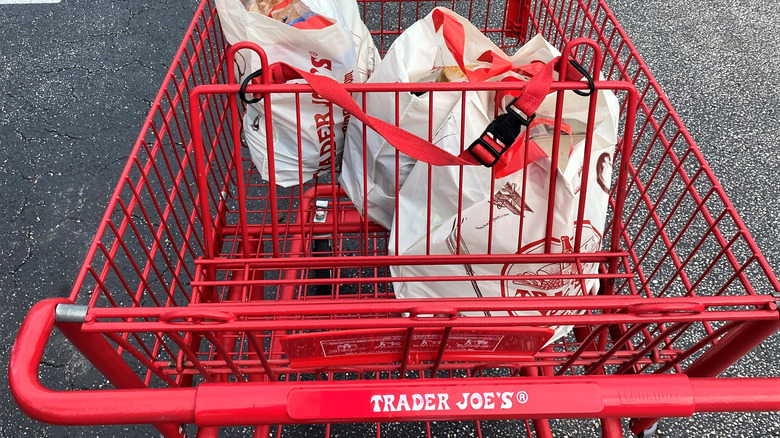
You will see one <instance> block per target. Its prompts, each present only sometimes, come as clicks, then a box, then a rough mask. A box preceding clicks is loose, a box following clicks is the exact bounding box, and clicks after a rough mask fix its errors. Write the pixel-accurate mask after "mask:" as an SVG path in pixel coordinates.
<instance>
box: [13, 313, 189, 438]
mask: <svg viewBox="0 0 780 438" xmlns="http://www.w3.org/2000/svg"><path fill="white" fill-rule="evenodd" d="M61 306H63V307H61ZM85 310H86V309H85V308H84V307H82V306H73V304H72V303H71V302H70V301H68V300H67V299H64V298H51V299H47V300H43V301H40V302H38V303H37V304H35V305H34V306H33V307H32V309H30V312H29V313H28V314H27V317H26V318H25V320H24V322H23V323H22V326H21V328H20V329H19V334H18V336H17V339H16V342H15V343H14V346H13V349H12V351H11V360H10V363H9V366H8V382H9V386H10V388H11V393H12V395H13V396H14V399H15V400H16V402H17V404H18V406H19V408H20V409H21V410H22V411H23V412H25V413H26V414H27V415H29V416H30V417H32V418H34V419H36V420H38V421H42V422H46V423H51V424H62V425H85V424H120V423H121V424H132V423H144V422H145V421H144V419H145V418H154V416H159V418H164V419H165V420H170V421H171V422H170V423H169V422H158V423H157V424H154V426H155V428H157V430H158V431H159V432H160V433H161V434H162V435H163V436H164V437H166V438H174V437H183V436H184V435H183V430H182V428H181V427H180V425H179V423H183V422H188V420H189V418H190V417H191V416H192V409H187V406H188V405H190V404H193V403H194V399H193V401H192V403H189V399H191V398H193V395H194V392H193V391H189V390H183V391H182V390H176V389H173V390H165V391H166V392H165V393H164V394H162V393H161V394H160V395H161V399H160V401H161V403H163V404H164V405H167V406H168V408H162V409H159V408H157V407H156V406H157V405H155V406H145V405H149V403H148V398H147V396H148V394H145V391H137V390H140V389H144V388H146V385H144V383H143V382H142V381H141V379H140V378H138V376H137V375H136V374H135V372H133V371H132V370H131V369H130V367H129V366H128V365H127V363H125V362H124V360H122V358H121V357H120V356H119V355H118V354H117V352H116V350H115V349H114V348H113V347H111V345H110V344H109V343H108V341H107V340H106V339H105V338H104V337H103V336H102V335H100V334H98V333H89V332H84V331H81V330H80V328H81V325H82V323H83V322H75V321H76V319H78V318H79V316H80V315H84V316H86V311H85ZM55 315H59V317H60V319H62V322H60V321H57V318H56V317H55ZM82 321H83V319H82ZM55 324H56V326H57V328H58V329H59V330H60V331H61V332H62V333H63V334H64V335H65V336H66V337H67V338H68V340H70V342H71V343H72V344H73V345H74V346H75V347H76V348H77V349H78V350H79V351H80V352H81V353H82V354H83V355H84V357H85V358H86V359H87V360H89V361H90V362H92V363H93V364H94V365H95V367H96V368H97V369H98V370H99V371H100V372H101V373H102V374H103V376H104V377H106V378H107V379H108V380H109V382H110V383H111V384H112V385H113V386H114V387H116V388H117V389H118V390H120V391H117V390H83V391H62V392H58V391H53V390H51V389H48V388H46V387H45V386H43V385H42V384H41V382H40V380H39V379H38V368H39V366H40V363H41V359H42V358H43V353H44V350H45V348H46V344H47V343H48V340H49V335H50V334H51V332H52V329H53V328H54V326H55ZM121 390H128V391H121ZM133 390H136V391H133ZM172 406H178V407H183V408H184V409H177V408H171V407H172Z"/></svg>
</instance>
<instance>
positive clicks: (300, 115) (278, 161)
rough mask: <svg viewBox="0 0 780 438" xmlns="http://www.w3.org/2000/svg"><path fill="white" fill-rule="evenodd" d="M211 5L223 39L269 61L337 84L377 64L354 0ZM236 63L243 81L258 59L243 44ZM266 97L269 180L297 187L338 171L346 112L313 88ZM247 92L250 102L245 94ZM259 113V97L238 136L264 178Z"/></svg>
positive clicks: (234, 0)
mask: <svg viewBox="0 0 780 438" xmlns="http://www.w3.org/2000/svg"><path fill="white" fill-rule="evenodd" d="M216 6H217V10H218V14H219V19H220V24H221V25H222V31H223V33H224V34H225V38H226V39H227V41H228V42H229V43H230V44H236V43H238V42H240V41H249V42H253V43H256V44H258V45H259V46H260V47H262V49H263V51H264V52H265V54H266V56H267V57H268V62H269V63H274V62H279V61H283V62H285V63H287V64H289V65H292V66H294V67H297V68H300V69H301V70H304V71H310V72H312V73H317V74H319V75H322V76H326V77H329V78H332V79H334V80H336V81H338V82H342V83H350V82H356V83H357V82H364V81H365V80H366V79H368V77H369V76H370V75H371V73H372V72H373V70H374V66H375V64H376V63H378V62H379V52H378V51H377V49H376V47H375V46H374V42H373V39H372V38H371V34H370V32H369V31H368V28H366V25H365V24H364V23H363V21H362V20H361V18H360V10H359V9H358V5H357V3H356V1H355V0H281V1H279V0H216ZM236 64H237V65H236V69H237V70H238V73H239V75H238V76H240V77H241V79H240V80H241V81H244V80H245V79H246V78H247V77H248V76H250V75H251V74H252V73H253V72H258V70H259V69H260V58H259V56H258V55H257V54H256V53H255V52H253V51H251V50H246V49H244V50H241V51H239V53H238V56H237V57H236ZM258 74H259V73H258ZM269 96H270V100H271V103H272V104H271V108H272V111H271V121H272V130H273V152H274V156H273V161H274V164H275V172H274V173H275V182H276V184H277V185H280V186H285V187H289V186H293V185H297V184H299V183H302V182H306V181H308V180H310V179H312V178H315V177H317V176H319V175H321V174H329V173H330V172H331V170H332V169H335V168H337V167H338V166H339V164H340V160H341V154H342V150H343V148H344V132H346V129H347V123H348V121H349V115H348V114H346V113H345V112H344V111H342V110H341V108H334V107H332V106H331V104H330V102H328V101H327V100H326V99H324V98H322V97H320V96H318V95H317V93H302V94H300V95H299V98H298V99H296V95H295V94H272V95H269ZM246 97H247V99H248V100H249V101H252V96H251V95H247V96H246ZM298 106H299V108H300V109H299V110H296V107H298ZM266 117H267V114H265V109H264V103H263V102H262V101H259V102H256V103H252V104H250V105H247V110H246V113H245V115H244V131H243V133H244V139H245V141H246V143H247V145H248V146H249V150H250V153H251V156H252V161H253V162H254V164H255V166H256V167H257V168H258V170H259V171H260V174H261V176H262V177H263V178H264V179H269V169H268V165H269V157H268V143H269V141H268V140H269V139H268V132H267V130H266V122H265V119H266ZM299 138H300V140H299ZM299 143H300V144H299Z"/></svg>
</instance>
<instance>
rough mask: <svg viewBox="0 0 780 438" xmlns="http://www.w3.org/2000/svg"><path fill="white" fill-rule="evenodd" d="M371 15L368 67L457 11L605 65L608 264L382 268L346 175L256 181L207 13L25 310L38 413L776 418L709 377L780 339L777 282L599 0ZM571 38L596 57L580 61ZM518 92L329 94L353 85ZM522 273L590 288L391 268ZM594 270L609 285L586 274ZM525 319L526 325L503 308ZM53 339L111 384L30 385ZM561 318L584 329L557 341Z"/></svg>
mask: <svg viewBox="0 0 780 438" xmlns="http://www.w3.org/2000/svg"><path fill="white" fill-rule="evenodd" d="M360 5H361V9H362V11H363V15H364V19H365V21H366V23H367V24H368V26H369V27H370V28H372V33H373V35H374V38H375V40H376V42H377V45H378V47H379V49H380V51H381V52H382V53H384V52H385V51H386V50H387V49H388V48H389V46H390V44H391V43H392V42H393V41H394V40H395V38H396V37H397V36H398V35H399V34H400V33H401V31H402V29H403V28H404V27H405V26H407V25H409V24H411V22H413V21H414V20H416V19H418V18H421V17H422V16H424V15H425V14H426V13H428V12H429V11H430V10H432V9H433V7H434V6H447V7H449V8H451V9H453V10H455V11H456V12H459V13H461V14H462V15H464V16H466V17H468V18H469V19H470V20H471V21H472V22H473V23H476V24H477V26H479V27H480V28H481V30H482V31H483V32H484V33H485V34H486V35H488V36H489V37H490V38H491V39H493V41H495V42H496V43H498V44H499V45H500V46H501V47H502V48H503V49H507V50H509V49H512V48H514V47H518V46H519V45H520V44H521V43H522V41H524V40H525V39H527V38H528V37H530V36H533V35H535V34H542V35H543V36H544V37H545V38H546V39H547V40H548V41H549V42H551V43H552V44H554V45H556V46H558V47H559V48H560V49H562V50H563V49H564V48H565V47H568V48H569V49H570V50H572V51H571V53H572V56H574V57H576V58H577V59H578V60H579V61H580V63H581V64H582V65H586V66H587V65H589V66H591V68H592V69H593V70H595V71H599V72H600V73H601V75H602V79H603V80H597V81H595V83H594V87H595V88H597V89H603V90H611V91H612V92H614V93H615V94H616V95H617V96H618V98H619V102H620V111H621V114H620V120H621V141H620V143H619V145H618V149H619V153H618V155H617V157H616V162H615V167H614V168H615V169H616V172H615V173H614V178H613V179H614V184H613V189H612V191H611V193H610V196H611V197H610V213H609V217H608V224H607V229H606V233H605V243H604V244H603V245H602V247H603V248H602V250H600V251H596V252H592V253H581V252H578V251H572V252H568V253H565V254H561V253H559V254H554V253H549V252H548V253H540V254H490V253H489V252H488V253H486V254H480V253H468V252H467V251H462V250H460V248H458V244H457V242H456V243H455V244H454V246H455V250H454V251H453V253H452V254H449V253H448V254H443V255H442V254H429V255H423V256H397V255H392V254H391V252H390V251H389V250H388V248H389V247H390V246H391V245H390V244H391V242H390V240H391V235H390V232H389V231H388V230H386V229H384V228H382V227H381V226H379V225H376V224H374V223H373V222H371V221H369V220H368V219H367V216H366V214H365V213H366V212H365V211H358V209H356V208H355V206H354V205H353V203H352V202H351V201H350V199H349V198H348V197H346V196H345V194H344V191H343V190H342V189H341V187H340V185H339V183H338V175H337V173H336V171H337V170H336V169H334V170H333V171H331V173H330V174H329V175H324V176H322V177H321V178H319V179H317V180H314V181H310V182H306V183H304V184H301V185H299V186H295V187H291V188H278V187H276V186H275V184H273V178H271V179H272V181H270V182H269V181H264V180H262V179H261V178H260V177H259V175H258V174H257V172H256V170H255V169H254V168H253V166H252V162H251V160H250V159H249V158H248V154H247V152H246V149H245V148H243V147H242V140H241V128H242V127H241V116H240V114H241V111H242V108H241V107H240V104H239V103H238V102H239V101H238V100H237V98H236V95H237V93H238V92H239V85H237V84H236V83H235V71H234V68H233V65H234V64H233V61H234V60H233V58H234V55H235V53H236V49H237V47H230V46H229V45H228V44H227V43H226V41H225V40H224V37H223V35H222V32H221V30H220V26H219V21H218V19H217V14H216V10H215V7H214V5H213V4H212V2H211V1H210V0H203V2H202V4H201V5H200V7H199V9H198V10H197V12H196V15H195V18H194V19H193V21H192V24H191V25H190V27H189V30H188V33H187V35H186V36H185V38H184V41H183V42H182V45H181V47H180V49H179V51H178V53H177V56H176V58H175V60H174V64H173V65H172V67H171V68H170V70H169V73H168V76H167V77H166V80H165V82H164V83H163V85H162V88H161V90H160V92H159V94H158V96H157V99H156V100H155V102H154V104H153V106H152V110H151V112H150V114H149V116H148V118H147V120H146V123H145V124H144V126H143V128H142V131H141V134H140V136H139V138H138V141H137V142H136V144H135V147H134V149H133V152H132V154H131V156H130V159H129V161H128V163H127V165H126V167H125V169H124V171H123V173H122V176H121V177H120V180H119V184H118V186H117V188H116V191H115V194H114V196H113V197H112V199H111V202H110V204H109V206H108V209H107V211H106V214H105V216H104V217H103V220H102V222H101V224H100V226H99V228H98V231H97V234H96V236H95V239H94V240H93V242H92V244H91V246H90V248H89V252H88V254H87V257H86V260H85V262H84V265H83V267H82V269H81V271H80V273H79V275H78V278H77V281H76V284H75V286H74V288H73V291H72V293H71V295H70V297H69V298H63V299H49V300H45V301H42V302H40V303H38V304H36V305H35V306H34V307H33V309H32V310H31V311H30V313H29V315H28V316H27V318H26V320H25V322H24V324H23V326H22V328H21V330H20V333H19V335H18V338H17V341H16V343H15V345H14V349H13V353H12V357H11V364H10V371H9V375H10V384H11V389H12V392H13V394H14V397H15V398H16V400H17V403H18V404H19V406H20V407H21V408H22V409H23V410H24V411H25V412H26V413H27V414H28V415H30V416H32V417H34V418H37V419H39V420H41V421H45V422H50V423H55V424H63V425H76V424H130V423H148V424H152V425H154V427H156V428H157V429H158V430H159V431H160V433H162V434H163V435H164V436H166V437H180V436H185V435H187V434H192V433H194V431H195V430H197V432H196V433H197V436H199V437H209V436H217V435H218V434H219V432H220V429H221V428H226V427H233V426H252V427H253V428H254V429H253V430H254V432H253V433H254V435H255V436H267V435H268V434H272V433H275V434H276V435H277V436H281V435H283V434H284V435H288V434H293V435H294V434H296V433H298V434H305V435H310V434H312V432H313V431H316V432H319V433H321V434H323V435H325V436H329V435H330V434H331V433H332V432H333V433H334V434H335V433H336V432H335V431H336V430H337V429H338V428H339V424H341V423H355V425H354V426H351V427H354V428H355V430H357V431H358V432H357V433H359V434H361V435H367V434H376V435H377V436H381V435H386V436H387V435H393V434H404V436H406V435H410V434H412V433H413V432H414V433H417V432H419V433H420V434H425V435H427V436H432V435H433V436H436V435H437V434H439V433H440V434H448V433H449V434H453V433H454V434H462V435H466V434H471V435H477V436H483V435H484V436H488V435H491V434H493V433H500V432H501V431H503V432H504V433H506V431H507V430H510V431H511V434H512V435H513V436H514V435H518V434H523V433H525V434H528V436H538V437H547V436H552V433H551V428H550V424H549V422H548V419H559V418H597V419H600V424H601V430H602V433H603V435H604V436H610V437H615V436H623V425H622V423H621V420H620V419H621V418H629V419H631V421H630V429H631V431H633V432H634V433H645V432H646V431H648V430H652V427H653V425H654V424H655V423H656V422H657V420H658V418H660V417H667V416H689V415H692V414H694V413H696V412H724V411H756V410H780V379H777V378H718V377H717V376H718V375H719V374H720V373H721V372H722V371H724V370H725V369H726V368H727V367H729V366H730V365H731V364H733V363H734V362H735V361H736V360H738V359H739V358H740V357H742V356H744V355H745V354H747V353H748V352H749V351H750V350H751V349H753V348H754V347H755V346H756V345H758V344H759V343H760V342H762V341H763V340H764V339H766V338H767V337H768V336H769V335H771V334H772V333H774V332H775V331H776V330H777V329H778V327H780V314H779V313H778V309H777V302H778V300H780V295H779V292H778V291H780V283H778V281H777V279H776V277H775V275H774V274H773V273H772V271H771V269H770V268H769V266H768V264H767V262H766V260H765V259H764V257H763V256H762V254H761V252H760V250H759V249H758V248H757V246H756V244H755V242H754V241H753V239H752V238H751V237H750V235H749V233H748V232H747V230H746V229H745V227H744V225H743V223H742V222H741V220H740V219H739V217H738V216H737V214H736V212H735V211H734V208H733V206H732V205H731V203H730V202H729V200H728V199H727V197H726V196H725V194H724V192H723V190H722V188H721V186H720V185H719V183H718V182H717V180H716V179H715V177H714V175H713V174H712V173H711V171H710V169H709V167H708V166H707V165H706V163H705V161H704V158H703V157H702V156H701V153H700V152H699V150H698V149H697V147H696V145H695V144H694V142H693V140H692V139H691V137H690V135H689V134H688V132H687V131H686V129H685V127H684V126H683V124H682V122H681V121H680V120H679V118H678V117H677V115H676V114H675V112H674V111H673V109H672V108H671V106H670V105H669V102H668V101H667V99H666V98H665V97H664V94H663V93H662V91H661V90H660V88H659V86H658V84H657V83H656V82H655V80H654V79H653V77H652V76H651V74H650V72H649V71H648V69H647V67H646V66H645V65H644V63H643V62H642V60H641V58H640V57H639V55H638V54H637V52H636V50H635V48H634V47H633V46H632V45H631V43H630V41H629V40H628V38H627V36H626V35H625V33H624V31H623V30H622V29H621V27H620V26H619V24H618V23H617V21H616V19H615V17H614V16H613V14H612V13H611V12H610V10H609V9H608V7H607V5H606V4H605V2H604V1H592V2H578V1H563V0H562V1H548V0H536V1H530V0H507V2H506V4H503V3H501V2H490V1H489V0H488V1H483V0H452V1H451V2H445V4H438V2H420V1H406V0H392V1H374V0H364V1H361V2H360ZM407 21H408V22H407ZM579 38H587V39H589V40H590V41H592V43H589V44H584V45H580V46H576V47H575V46H574V45H573V44H572V42H573V41H574V40H578V39H579ZM246 47H249V46H246ZM599 54H603V63H602V62H601V61H599V60H598V59H599ZM600 64H603V65H601V67H599V65H600ZM594 77H598V75H594ZM517 86H518V85H517V84H516V83H515V84H511V83H503V84H487V85H486V84H470V83H456V84H451V83H450V84H373V85H372V84H349V85H344V87H345V89H346V90H348V91H350V92H353V93H354V95H356V96H364V95H367V94H369V93H379V92H384V93H394V94H395V96H398V94H399V93H403V92H410V91H428V92H430V93H431V95H434V94H435V93H437V92H452V91H453V90H458V91H462V92H464V93H465V92H466V91H467V90H476V89H496V90H497V89H502V87H503V89H507V90H508V89H511V88H512V87H517ZM480 87H481V88H480ZM491 87H492V88H491ZM584 87H587V84H586V83H584V82H582V83H577V82H565V81H563V82H555V83H554V84H553V90H555V91H562V90H568V89H576V88H584ZM248 92H251V93H255V94H259V95H263V96H265V100H264V103H263V105H266V110H267V111H266V113H267V114H271V111H270V110H271V105H272V102H273V96H274V95H275V94H279V93H287V94H298V95H299V94H301V93H311V92H312V89H311V87H310V86H309V85H305V84H268V83H265V84H257V85H252V86H250V87H249V88H248ZM357 101H358V102H360V98H357ZM588 129H589V130H590V132H591V133H592V126H590V127H589V128H588ZM557 135H560V134H557ZM271 175H273V172H271ZM423 189H424V188H423ZM429 189H430V188H429ZM429 212H430V210H429ZM521 262H523V263H536V264H540V265H542V266H544V265H558V266H560V265H561V264H566V266H568V267H570V269H567V270H566V272H563V271H560V270H559V271H558V272H553V270H550V271H549V272H548V271H542V270H540V271H539V272H536V273H535V274H534V275H533V276H529V275H526V274H522V275H516V278H517V279H526V280H528V279H530V278H531V277H533V278H535V279H536V280H550V281H582V280H584V279H595V280H598V282H599V285H600V287H599V291H598V293H597V294H596V295H592V296H564V297H534V298H532V299H520V298H484V299H466V298H458V299H454V298H453V299H444V298H442V299H429V300H421V299H405V300H400V299H396V298H394V292H393V291H394V283H395V282H399V281H426V282H430V283H441V284H443V285H446V283H447V282H471V281H475V277H474V276H462V277H447V278H442V277H435V276H427V277H416V278H407V279H399V278H392V277H390V269H391V267H392V266H398V265H410V266H421V265H448V264H450V265H464V264H468V265H472V266H477V265H501V266H503V265H511V264H513V263H521ZM593 263H598V264H599V266H600V269H599V270H598V272H596V273H588V272H585V271H584V270H583V269H582V266H583V265H584V264H593ZM506 275H507V276H509V275H510V274H508V273H507V274H506ZM507 278H510V277H507ZM511 278H515V277H511ZM477 279H478V280H480V281H500V280H502V278H477ZM443 287H444V286H443ZM522 311H526V312H530V311H536V312H538V315H532V316H523V317H517V316H500V315H506V314H507V312H522ZM467 313H468V314H469V316H463V315H464V314H467ZM474 314H476V316H472V315H474ZM488 315H489V316H488ZM55 326H56V327H57V328H58V329H59V330H60V331H61V332H62V333H63V334H64V335H65V336H66V337H67V338H68V340H69V341H70V342H71V343H72V344H73V345H74V346H75V347H76V348H77V349H78V350H79V351H80V352H81V353H82V354H83V355H84V356H85V357H86V358H87V359H88V360H89V361H90V362H91V363H92V365H93V366H94V368H95V371H96V374H99V375H102V376H104V377H105V378H106V379H107V380H108V381H109V382H110V383H111V385H113V387H114V388H115V389H94V390H81V391H53V390H50V389H48V388H46V387H44V386H43V385H42V384H41V383H40V381H39V378H38V367H39V365H40V362H41V360H42V357H43V355H44V353H45V349H46V344H47V342H48V339H49V335H50V333H51V332H52V330H53V328H54V327H55ZM550 326H573V330H572V331H571V332H569V333H568V334H567V335H566V336H564V337H562V338H560V339H557V340H555V341H554V342H552V343H550V344H549V345H546V343H547V340H548V339H550V337H549V330H548V329H547V328H546V327H550ZM397 422H408V423H409V426H408V427H409V428H408V429H399V426H398V425H397V424H396V423H397ZM298 425H312V426H298ZM399 430H403V432H399Z"/></svg>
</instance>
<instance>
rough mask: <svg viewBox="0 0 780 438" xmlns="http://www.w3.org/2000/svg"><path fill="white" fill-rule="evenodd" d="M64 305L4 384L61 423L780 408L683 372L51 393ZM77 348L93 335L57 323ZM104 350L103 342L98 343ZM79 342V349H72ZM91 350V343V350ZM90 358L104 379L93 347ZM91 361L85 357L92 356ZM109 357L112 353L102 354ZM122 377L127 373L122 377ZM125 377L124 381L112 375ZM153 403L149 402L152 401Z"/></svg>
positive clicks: (773, 398)
mask: <svg viewBox="0 0 780 438" xmlns="http://www.w3.org/2000/svg"><path fill="white" fill-rule="evenodd" d="M67 302H68V301H66V300H63V299H49V300H44V301H42V302H40V303H38V304H36V305H35V306H34V307H33V308H32V309H31V310H30V313H29V314H28V315H27V317H26V319H25V321H24V323H23V325H22V327H21V330H20V332H19V336H18V338H17V341H16V343H15V345H14V348H13V351H12V353H11V363H10V367H9V382H10V386H11V391H12V393H13V395H14V397H15V398H16V400H17V402H18V404H19V406H20V407H21V408H22V410H23V411H24V412H25V413H27V414H28V415H30V416H31V417H33V418H36V419H38V420H41V421H45V422H48V423H54V424H63V425H93V424H133V423H156V426H157V427H158V428H162V429H166V428H172V429H173V428H175V429H178V426H176V425H178V424H181V423H194V424H196V425H198V426H231V425H250V424H291V423H318V422H374V421H386V420H392V421H415V420H467V419H497V418H500V419H511V418H517V419H537V418H586V417H587V418H596V417H598V418H610V417H634V418H636V417H645V418H646V417H667V416H671V417H675V416H690V415H692V414H693V413H695V412H721V411H766V410H780V378H689V377H688V376H686V375H684V374H666V375H620V376H561V377H517V378H478V379H475V378H469V379H463V378H461V379H458V378H436V379H421V380H383V381H378V380H377V381H315V382H266V383H203V384H201V385H198V386H195V387H186V388H160V389H152V388H147V387H146V386H145V385H144V384H143V382H141V380H140V379H139V378H138V377H137V376H136V375H135V374H134V373H133V372H132V371H130V370H129V368H127V369H126V370H125V371H123V369H122V368H118V369H114V370H113V372H114V373H116V375H113V376H111V375H107V376H106V377H107V378H109V380H110V381H112V382H114V381H120V382H127V383H126V386H127V387H126V388H122V389H115V390H84V391H53V390H50V389H48V388H46V387H44V386H43V385H42V384H41V382H40V381H39V379H38V367H39V365H40V362H41V359H42V357H43V353H44V349H45V347H46V344H47V341H48V337H49V334H50V333H51V331H52V330H53V328H54V325H55V311H56V307H57V305H59V304H63V303H67ZM56 324H57V326H58V328H60V330H62V331H63V332H65V334H66V336H68V337H69V338H70V339H71V341H72V342H74V344H78V343H80V342H94V341H95V339H92V337H102V336H101V335H99V334H95V333H89V332H81V331H79V330H78V329H79V326H80V324H79V323H75V322H57V323H56ZM104 344H105V345H106V346H107V348H110V347H109V346H108V345H109V344H108V343H104ZM77 346H78V345H77ZM93 346H94V345H93ZM91 351H93V353H91V354H90V357H88V359H90V360H91V361H92V362H93V363H95V364H96V367H97V368H98V369H100V370H101V371H102V372H103V373H104V374H105V373H106V372H107V371H109V374H110V373H111V372H112V371H110V370H111V367H110V366H101V365H100V358H99V357H100V355H101V351H100V349H94V348H93V349H92V350H91ZM93 355H94V356H95V357H92V356H93ZM107 356H111V355H107ZM128 373H129V375H128ZM119 374H122V375H119ZM150 400H154V403H150Z"/></svg>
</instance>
